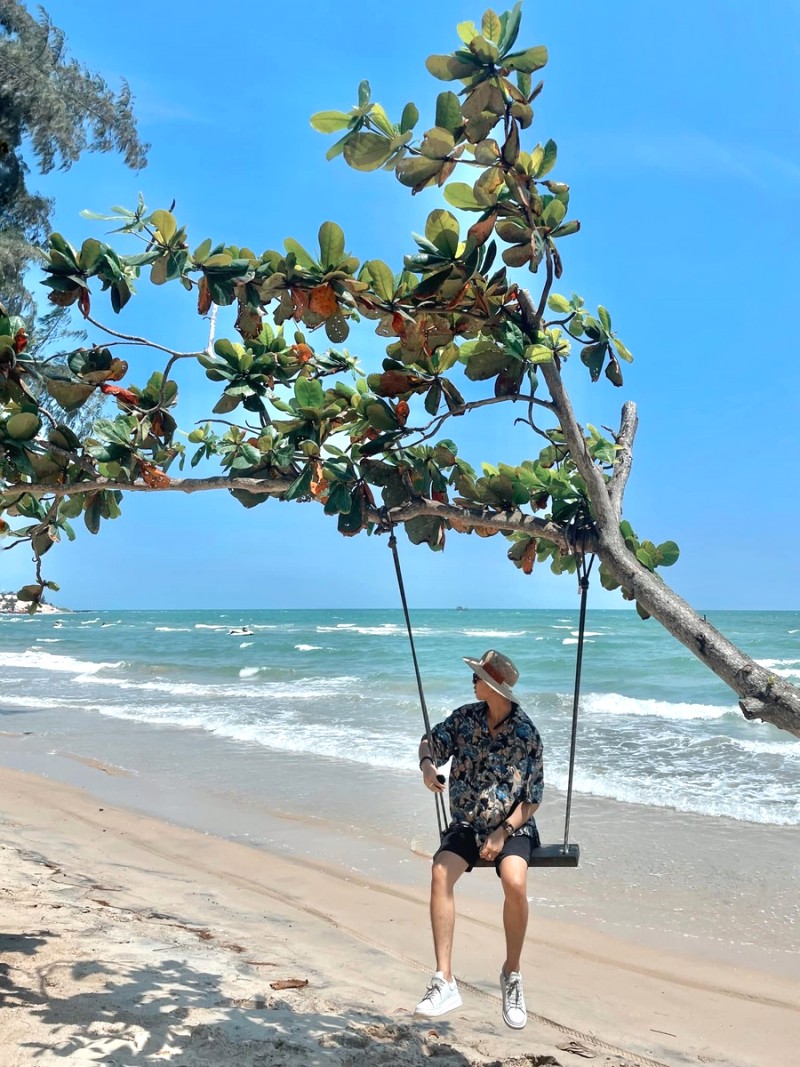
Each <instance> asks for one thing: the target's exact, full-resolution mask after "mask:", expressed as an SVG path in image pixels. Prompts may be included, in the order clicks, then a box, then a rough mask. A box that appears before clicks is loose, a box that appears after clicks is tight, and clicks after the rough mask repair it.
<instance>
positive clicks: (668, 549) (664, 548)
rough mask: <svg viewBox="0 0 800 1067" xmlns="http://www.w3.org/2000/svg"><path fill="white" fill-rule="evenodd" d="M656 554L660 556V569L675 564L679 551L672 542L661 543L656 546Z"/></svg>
mask: <svg viewBox="0 0 800 1067" xmlns="http://www.w3.org/2000/svg"><path fill="white" fill-rule="evenodd" d="M658 554H659V556H660V559H659V561H658V565H659V566H660V567H671V566H672V564H673V563H677V561H678V557H679V556H680V554H681V550H680V549H679V548H678V546H677V545H676V544H675V542H674V541H663V542H662V543H661V544H660V545H659V546H658Z"/></svg>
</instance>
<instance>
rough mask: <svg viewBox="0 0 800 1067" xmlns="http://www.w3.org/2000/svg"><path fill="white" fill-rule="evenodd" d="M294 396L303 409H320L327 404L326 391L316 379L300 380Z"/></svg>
mask: <svg viewBox="0 0 800 1067" xmlns="http://www.w3.org/2000/svg"><path fill="white" fill-rule="evenodd" d="M294 395H295V399H296V400H297V403H298V404H299V405H300V407H302V408H320V407H322V405H323V404H324V403H325V391H324V389H323V388H322V385H321V383H320V382H319V381H318V380H317V379H316V378H313V379H312V378H298V379H297V381H296V382H295V383H294Z"/></svg>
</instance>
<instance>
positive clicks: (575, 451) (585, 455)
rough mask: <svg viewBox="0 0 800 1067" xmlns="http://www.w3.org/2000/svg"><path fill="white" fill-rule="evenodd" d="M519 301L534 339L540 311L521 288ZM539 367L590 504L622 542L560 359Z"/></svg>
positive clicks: (603, 526)
mask: <svg viewBox="0 0 800 1067" xmlns="http://www.w3.org/2000/svg"><path fill="white" fill-rule="evenodd" d="M517 299H518V301H519V306H520V310H521V311H522V316H523V321H524V323H525V325H526V328H527V330H528V334H529V336H530V337H531V339H532V340H533V330H534V329H535V326H534V324H535V322H536V315H537V312H536V310H535V309H534V306H533V301H532V300H531V296H530V293H528V292H526V291H525V290H524V289H520V290H519V292H518V294H517ZM539 368H540V370H541V372H542V377H543V378H544V380H545V382H546V384H547V388H548V389H549V390H550V397H551V399H552V401H553V407H554V410H555V413H556V415H557V416H558V420H559V423H560V424H561V432H562V433H563V434H564V440H565V441H566V443H567V448H568V449H569V452H570V456H571V458H572V460H573V462H574V463H575V466H576V467H577V468H578V473H579V474H580V476H581V477H582V478H583V480H584V482H585V483H586V491H587V493H588V494H589V501H590V502H591V505H592V509H593V511H594V517H595V520H596V522H597V524H598V526H599V527H600V528H601V529H602V530H603V532H604V533H608V532H609V531H610V532H611V533H612V535H613V534H614V532H616V537H617V539H618V540H620V541H621V538H620V536H619V522H618V520H617V519H616V516H615V515H614V511H613V509H612V507H611V503H610V501H609V499H608V491H607V489H606V481H605V478H604V477H603V473H602V471H601V470H600V468H599V467H598V466H597V464H596V463H595V462H594V460H593V459H592V457H591V456H590V455H589V451H588V449H587V447H586V439H585V437H584V433H583V428H582V427H581V425H580V424H579V422H578V420H577V419H576V418H575V412H574V411H573V410H572V403H571V401H570V399H569V396H568V395H567V391H566V389H565V388H564V383H563V381H562V380H561V371H560V369H559V367H558V365H557V360H556V358H554V359H552V360H551V361H550V362H549V363H540V364H539Z"/></svg>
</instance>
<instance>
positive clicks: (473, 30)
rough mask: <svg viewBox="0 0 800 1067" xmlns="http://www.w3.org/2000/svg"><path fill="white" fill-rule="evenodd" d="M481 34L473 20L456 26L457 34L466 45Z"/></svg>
mask: <svg viewBox="0 0 800 1067" xmlns="http://www.w3.org/2000/svg"><path fill="white" fill-rule="evenodd" d="M479 32H480V31H479V30H478V27H477V26H476V25H475V23H474V22H473V21H472V19H470V20H469V21H467V22H459V24H458V25H457V26H456V33H457V34H458V36H459V37H460V38H461V40H462V41H463V42H464V44H466V45H468V44H469V42H470V41H471V40H472V38H473V37H477V36H478V34H479Z"/></svg>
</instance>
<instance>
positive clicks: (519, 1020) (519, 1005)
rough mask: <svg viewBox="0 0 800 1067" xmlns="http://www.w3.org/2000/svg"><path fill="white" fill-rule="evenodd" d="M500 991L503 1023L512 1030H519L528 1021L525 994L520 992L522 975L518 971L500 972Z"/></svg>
mask: <svg viewBox="0 0 800 1067" xmlns="http://www.w3.org/2000/svg"><path fill="white" fill-rule="evenodd" d="M500 989H501V991H502V993H503V1022H504V1023H505V1024H506V1026H510V1027H511V1029H512V1030H521V1029H522V1028H523V1026H525V1024H526V1023H527V1021H528V1010H527V1008H526V1007H525V994H524V993H523V992H522V975H521V974H520V973H519V971H512V972H511V974H506V972H505V971H502V970H501V971H500Z"/></svg>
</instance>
